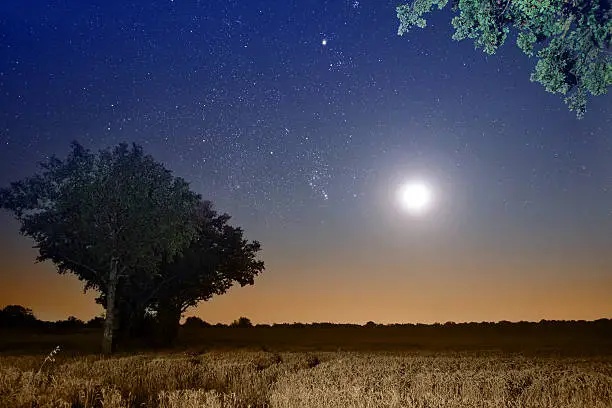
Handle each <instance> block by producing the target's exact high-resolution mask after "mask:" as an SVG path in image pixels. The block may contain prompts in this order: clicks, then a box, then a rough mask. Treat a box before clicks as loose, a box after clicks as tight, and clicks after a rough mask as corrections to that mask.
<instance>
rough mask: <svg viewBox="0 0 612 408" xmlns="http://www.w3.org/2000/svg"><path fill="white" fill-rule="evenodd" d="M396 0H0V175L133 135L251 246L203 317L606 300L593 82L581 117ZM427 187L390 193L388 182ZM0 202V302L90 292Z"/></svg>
mask: <svg viewBox="0 0 612 408" xmlns="http://www.w3.org/2000/svg"><path fill="white" fill-rule="evenodd" d="M396 5H397V1H393V2H391V1H374V0H336V1H314V0H300V1H296V0H292V1H291V0H290V1H285V2H271V1H262V0H251V1H238V0H224V1H217V0H174V1H171V0H149V1H110V2H109V1H102V0H92V1H87V2H74V1H68V0H58V1H53V2H36V1H25V2H24V1H23V0H3V1H2V2H1V3H0V185H1V186H6V185H8V183H9V182H11V181H15V180H18V179H21V178H23V177H26V176H29V175H32V174H33V173H34V172H35V171H36V170H37V167H36V163H37V162H38V161H41V160H44V159H46V158H47V157H49V156H50V155H53V154H55V155H58V156H60V157H65V155H66V154H67V152H68V150H69V143H70V141H72V140H78V141H79V142H80V143H81V144H83V145H84V146H86V147H88V148H90V149H93V150H98V149H101V148H105V147H108V146H112V145H116V144H117V143H120V142H123V141H126V142H136V143H138V144H140V145H142V146H143V147H144V149H145V151H146V152H147V153H149V154H152V155H153V156H154V157H155V158H157V159H158V160H160V161H161V162H163V163H164V164H165V165H166V167H168V168H169V169H171V170H172V171H173V172H174V174H175V175H177V176H180V177H183V178H185V179H186V180H187V181H189V182H190V183H191V187H192V189H193V190H194V191H197V192H198V193H200V194H202V196H203V197H204V198H207V199H210V200H212V201H213V202H214V203H215V207H216V208H217V209H218V210H219V211H222V212H228V213H229V214H230V215H232V217H233V218H232V223H233V225H239V226H242V227H243V228H244V229H245V230H246V236H247V238H249V239H257V240H259V241H260V242H261V243H262V246H263V251H262V253H261V257H262V259H263V260H264V261H265V262H266V271H265V272H264V274H262V275H261V276H260V277H258V278H257V279H256V284H255V285H254V286H249V287H244V288H240V287H238V288H233V289H231V290H230V291H229V292H228V293H227V294H226V295H223V296H220V297H217V298H214V299H213V300H211V301H209V302H206V303H205V304H202V305H201V306H199V307H198V308H196V309H192V310H189V311H188V313H187V315H188V316H189V315H197V316H200V317H201V318H203V319H204V320H207V321H209V322H230V321H232V320H234V319H236V318H238V317H239V316H248V317H249V318H250V319H251V320H252V321H253V322H256V323H271V322H294V321H301V322H313V321H317V322H323V321H326V322H354V323H364V322H366V321H368V320H373V321H376V322H381V323H389V322H425V323H431V322H436V321H438V322H446V321H456V322H462V321H496V320H511V321H518V320H540V319H587V320H588V319H597V318H601V317H610V316H611V315H612V297H610V296H609V293H611V292H612V250H611V249H610V248H612V160H611V157H612V156H611V155H612V134H611V133H612V132H611V131H610V129H612V126H611V122H612V97H611V96H610V95H607V96H603V97H598V98H593V99H591V102H590V105H589V106H588V111H587V114H586V116H585V118H584V119H583V120H577V119H576V117H575V114H574V113H572V112H570V111H568V110H567V108H566V106H565V104H564V103H563V101H562V98H561V97H559V96H555V95H552V94H549V93H547V92H546V91H545V90H544V89H543V88H542V87H541V86H540V85H539V84H537V83H532V82H530V81H529V75H530V72H531V71H532V70H533V67H534V66H535V62H536V61H535V59H533V58H531V59H530V58H528V57H527V56H525V55H524V54H522V53H521V51H520V50H519V49H518V48H517V47H516V46H515V44H514V43H513V42H508V43H507V44H506V45H505V46H503V47H502V48H501V49H500V50H499V51H498V53H497V55H493V56H487V55H486V54H484V53H483V52H482V51H480V50H475V49H474V46H473V43H472V42H469V41H464V42H456V41H454V40H452V39H451V35H452V27H451V25H450V18H451V17H452V15H451V12H450V11H449V10H446V11H442V12H437V13H434V14H432V15H431V18H430V20H429V25H428V27H427V28H426V29H423V30H415V31H412V32H410V33H408V34H406V35H404V36H403V37H400V36H398V35H397V26H398V21H397V18H396V13H395V6H396ZM412 179H418V180H422V181H423V182H425V183H427V184H428V185H429V186H431V189H432V194H433V201H432V205H431V208H429V209H428V211H426V212H425V213H424V214H422V215H420V216H413V215H411V214H407V213H406V211H403V210H402V209H401V208H400V207H399V206H398V203H397V197H396V191H397V188H398V186H400V185H401V184H402V183H403V182H405V181H406V180H412ZM18 230H19V226H18V224H17V222H16V221H14V220H13V219H12V218H11V215H10V214H9V213H7V212H2V213H0V259H1V263H0V307H1V306H3V305H6V304H23V305H25V306H28V307H31V308H32V309H33V310H34V313H35V314H36V315H37V316H38V317H39V318H42V319H51V320H55V319H63V318H65V317H67V316H68V315H74V316H77V317H79V318H82V319H89V318H91V317H93V316H95V315H97V314H99V313H101V311H102V310H101V308H100V307H99V306H98V305H96V304H95V303H94V302H93V299H94V297H95V295H94V294H93V293H88V294H83V291H82V284H81V283H80V282H79V281H78V280H77V279H76V278H74V277H72V276H60V275H58V274H56V273H55V272H54V267H53V265H51V264H46V263H45V264H36V263H34V258H35V256H36V251H35V250H33V249H32V248H31V246H32V245H33V244H32V242H31V241H30V240H29V239H28V238H26V237H22V236H20V235H19V232H18Z"/></svg>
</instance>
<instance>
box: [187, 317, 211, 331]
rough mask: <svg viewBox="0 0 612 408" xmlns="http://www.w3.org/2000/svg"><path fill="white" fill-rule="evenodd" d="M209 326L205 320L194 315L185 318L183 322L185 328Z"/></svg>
mask: <svg viewBox="0 0 612 408" xmlns="http://www.w3.org/2000/svg"><path fill="white" fill-rule="evenodd" d="M210 326H211V324H210V323H208V322H205V321H204V320H202V319H200V318H199V317H196V316H190V317H188V318H187V319H186V320H185V323H183V327H185V328H187V329H203V328H205V327H210Z"/></svg>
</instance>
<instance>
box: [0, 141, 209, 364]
mask: <svg viewBox="0 0 612 408" xmlns="http://www.w3.org/2000/svg"><path fill="white" fill-rule="evenodd" d="M40 167H41V168H42V172H40V173H38V174H35V175H34V176H33V177H30V178H26V179H25V180H22V181H17V182H14V183H11V185H10V187H9V188H5V189H1V190H0V208H5V209H8V210H10V211H12V212H13V213H14V215H15V217H16V218H17V220H18V221H19V222H20V223H21V228H20V231H21V233H22V234H23V235H26V236H29V237H31V238H32V239H33V240H34V241H35V242H36V246H35V247H36V248H38V250H39V256H38V257H37V261H39V262H42V261H45V260H50V261H52V262H53V263H54V264H55V265H56V266H57V269H58V272H59V273H66V272H71V273H74V274H75V275H76V276H77V277H78V278H79V279H81V280H82V281H84V282H85V290H87V289H96V290H99V291H100V292H101V293H103V294H104V295H105V299H106V302H105V307H106V318H105V323H104V336H103V342H102V348H103V351H104V352H105V353H110V352H112V351H113V333H114V329H115V326H116V320H115V318H116V305H117V303H118V302H117V300H118V299H117V294H118V293H119V292H120V291H121V285H122V284H123V283H124V282H129V281H130V279H131V278H133V277H134V276H138V279H140V280H147V279H149V280H153V279H154V276H153V275H154V272H155V271H156V267H157V265H158V263H159V262H160V261H161V259H162V254H165V256H174V255H176V254H179V253H180V252H181V251H182V250H183V249H184V248H185V247H186V246H188V245H189V243H190V242H191V241H192V240H193V238H194V237H195V236H196V233H197V226H196V224H195V223H194V222H193V213H194V208H195V205H196V204H197V203H198V202H199V200H200V196H199V195H197V194H195V193H193V192H191V191H190V190H189V186H188V184H187V182H185V181H184V180H183V179H181V178H175V177H173V176H172V174H171V172H170V171H169V170H167V169H165V168H164V167H163V165H161V164H160V163H157V162H156V161H155V160H154V159H153V158H152V157H151V156H148V155H145V154H144V153H143V150H142V148H141V147H140V146H137V145H136V144H134V145H132V147H131V148H130V147H129V146H128V145H127V144H124V143H122V144H120V145H119V146H117V147H115V148H114V149H112V150H111V149H105V150H101V151H100V152H99V154H97V155H96V154H93V153H91V152H90V151H89V150H86V149H85V148H83V147H82V146H81V145H80V144H78V143H77V142H73V143H72V145H71V152H70V154H69V155H68V158H67V159H66V160H64V161H62V160H60V159H58V158H56V157H51V158H50V159H49V160H48V161H47V162H43V163H40Z"/></svg>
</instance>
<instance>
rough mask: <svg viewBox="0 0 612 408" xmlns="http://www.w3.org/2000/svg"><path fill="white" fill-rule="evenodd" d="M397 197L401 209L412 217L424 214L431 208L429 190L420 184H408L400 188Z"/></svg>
mask: <svg viewBox="0 0 612 408" xmlns="http://www.w3.org/2000/svg"><path fill="white" fill-rule="evenodd" d="M397 195H398V199H399V203H400V205H401V206H402V208H403V209H404V210H406V211H408V212H409V213H411V214H414V215H420V214H422V213H424V212H425V211H427V209H429V207H430V206H431V201H432V193H431V189H430V188H429V187H428V186H427V185H426V184H424V183H422V182H410V183H406V184H404V185H402V186H400V188H399V189H398V192H397Z"/></svg>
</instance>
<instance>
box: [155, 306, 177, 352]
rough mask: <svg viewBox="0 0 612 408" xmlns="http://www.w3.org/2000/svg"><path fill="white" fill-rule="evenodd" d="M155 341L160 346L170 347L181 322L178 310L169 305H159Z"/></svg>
mask: <svg viewBox="0 0 612 408" xmlns="http://www.w3.org/2000/svg"><path fill="white" fill-rule="evenodd" d="M157 313H158V315H157V318H158V333H157V341H158V344H159V345H160V346H164V347H165V346H171V345H172V343H173V342H174V340H176V337H177V336H178V330H179V326H180V321H181V314H182V313H181V310H180V308H177V307H174V306H173V305H169V304H160V305H159V310H158V312H157Z"/></svg>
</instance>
